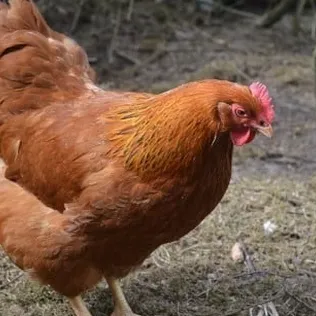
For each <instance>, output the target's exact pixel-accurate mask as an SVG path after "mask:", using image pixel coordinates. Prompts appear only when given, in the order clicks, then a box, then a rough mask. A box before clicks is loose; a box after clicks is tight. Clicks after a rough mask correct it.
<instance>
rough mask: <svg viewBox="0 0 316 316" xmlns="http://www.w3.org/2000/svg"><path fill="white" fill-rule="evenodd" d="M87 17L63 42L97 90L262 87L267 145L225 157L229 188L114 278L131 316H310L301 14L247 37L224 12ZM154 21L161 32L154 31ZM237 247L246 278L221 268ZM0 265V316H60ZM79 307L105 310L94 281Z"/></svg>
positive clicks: (310, 199)
mask: <svg viewBox="0 0 316 316" xmlns="http://www.w3.org/2000/svg"><path fill="white" fill-rule="evenodd" d="M66 2H67V1H66ZM66 2H65V3H66ZM41 8H42V10H43V11H44V12H45V15H46V16H47V18H48V21H49V22H50V24H51V25H53V26H54V27H55V28H56V29H58V30H60V31H67V30H69V28H70V25H71V20H70V18H69V10H70V12H72V11H71V9H69V10H68V11H67V10H66V9H65V8H60V7H58V6H57V7H54V10H55V11H56V10H57V11H56V12H57V13H56V12H55V11H54V12H50V11H49V8H47V7H45V6H44V5H43V6H42V7H41ZM56 8H57V9H56ZM88 9H89V10H90V11H89V10H88ZM73 10H75V9H73ZM87 10H88V11H87V12H88V13H89V14H90V18H89V19H83V20H82V21H81V20H80V21H79V24H78V26H77V27H76V30H75V31H74V33H73V37H74V38H76V39H77V40H78V42H79V43H80V44H81V45H82V46H84V47H85V48H86V49H87V51H88V54H89V57H90V59H91V62H92V63H93V66H94V68H95V69H96V70H97V72H98V74H99V81H100V83H102V84H103V86H104V87H109V88H119V89H131V90H145V91H155V92H159V91H162V90H166V89H168V88H170V87H173V86H175V85H177V84H179V83H181V82H184V81H188V80H195V79H200V78H211V77H216V78H224V79H230V80H235V81H239V82H243V83H249V82H251V81H254V80H260V81H262V82H264V83H265V84H267V85H268V87H269V89H270V90H271V92H272V95H273V98H274V103H275V109H276V113H277V116H276V122H275V124H274V129H275V136H274V137H273V139H271V140H268V139H264V138H263V137H257V139H256V140H255V141H254V142H253V143H252V144H250V145H247V146H245V147H242V148H238V149H236V151H235V155H234V172H233V178H232V182H231V185H230V187H229V190H228V192H227V194H226V196H225V197H224V199H223V200H222V202H221V203H220V205H219V206H218V207H217V208H216V210H215V211H214V212H213V213H212V214H211V215H210V216H209V217H208V218H206V219H205V220H204V222H203V223H202V224H201V225H200V226H199V227H197V228H196V229H195V230H194V231H192V232H191V233H190V234H189V235H187V236H185V237H184V238H182V239H181V240H180V241H178V242H175V243H172V244H170V245H165V246H163V247H161V248H160V249H158V250H157V251H156V252H155V253H154V254H153V255H152V256H151V258H149V259H148V260H147V261H146V262H145V264H144V265H143V266H142V268H141V269H139V270H138V271H137V272H135V273H134V274H133V275H131V276H130V277H129V278H128V279H126V280H124V282H123V284H124V290H125V293H126V295H127V298H128V301H129V302H130V304H131V306H132V308H133V309H134V311H135V312H137V313H138V314H141V315H143V316H146V315H155V316H168V315H170V316H175V315H181V316H203V315H205V316H207V315H213V316H217V315H218V316H220V315H227V316H228V315H249V311H250V309H251V308H253V310H252V311H253V315H264V314H259V309H260V305H261V306H262V304H264V303H267V302H269V301H273V303H274V304H275V307H276V310H277V311H278V312H279V315H293V316H294V315H295V316H296V315H297V316H298V315H300V316H303V315H315V314H316V258H315V257H316V212H315V203H316V173H315V172H314V170H315V167H316V154H315V148H316V136H315V133H316V111H315V109H316V108H315V99H314V94H313V70H312V66H311V64H312V62H311V54H312V49H313V43H312V40H311V37H310V25H311V18H310V17H309V16H308V15H306V16H304V19H303V24H302V32H301V33H299V34H296V35H294V34H293V32H292V26H291V18H290V17H286V18H285V19H283V20H282V21H281V22H280V23H278V24H276V25H275V26H274V27H272V28H271V29H267V30H259V29H256V28H255V27H254V26H253V21H252V20H251V19H247V18H242V17H236V16H232V15H225V16H224V17H223V16H222V17H221V18H216V17H212V18H210V19H208V18H205V17H203V18H201V17H200V16H198V17H197V16H195V18H194V19H193V18H192V19H191V20H186V21H184V19H177V18H175V17H172V18H170V19H169V18H166V17H164V14H165V15H166V16H167V14H166V13H165V12H164V11H163V10H162V12H160V11H159V10H157V12H155V14H156V16H158V18H157V17H156V20H155V19H154V18H153V19H150V18H148V16H147V17H146V19H147V20H146V19H145V18H143V19H140V18H139V17H140V16H141V13H139V14H138V15H136V13H134V16H133V15H132V21H131V22H130V23H128V22H127V21H126V18H125V15H126V12H125V11H122V10H120V9H118V10H116V11H114V13H113V16H109V15H107V16H105V15H104V18H102V14H97V13H96V12H95V11H96V10H95V9H94V8H93V7H92V8H87ZM135 10H136V9H135ZM146 10H147V9H144V12H143V13H145V11H146ZM158 11H159V12H158ZM54 14H55V15H54ZM58 14H59V16H58V18H56V15H58ZM161 16H162V17H163V18H164V20H163V22H164V23H160V24H159V23H158V22H157V21H158V20H159V19H160V20H161V19H162V18H161ZM168 16H169V15H168ZM54 17H55V18H54ZM110 17H111V18H112V19H114V18H115V17H116V18H118V17H119V20H120V21H121V23H117V28H116V30H118V29H120V31H119V32H116V31H115V27H114V31H113V30H112V29H110V30H109V29H106V28H104V29H103V28H101V26H104V25H106V23H105V22H104V19H105V18H110ZM133 19H135V20H133ZM168 19H169V20H168ZM166 20H167V22H168V23H167V22H166ZM144 21H147V24H146V23H145V22H144ZM160 22H161V21H160ZM114 24H115V23H114ZM118 26H120V28H119V27H118ZM137 30H141V31H139V32H138V31H137ZM109 47H110V48H109ZM268 220H270V221H272V222H273V223H274V224H275V225H276V229H275V231H274V232H273V233H272V234H270V235H267V234H265V231H264V229H263V224H264V223H265V222H266V221H268ZM238 240H242V241H243V242H244V243H245V244H246V245H247V246H248V252H249V256H250V257H251V260H252V261H253V263H254V265H255V266H256V268H257V270H258V271H257V272H256V273H253V272H249V271H248V269H247V267H246V266H245V265H244V264H241V263H236V262H234V261H233V260H232V259H231V255H230V253H231V248H232V247H233V245H234V244H235V242H236V241H238ZM0 267H1V268H0V269H1V270H0V315H1V316H20V315H25V316H31V315H32V316H40V315H45V316H53V315H54V316H62V315H63V316H66V315H71V311H70V309H69V307H68V305H67V303H66V302H65V301H64V299H63V298H62V297H60V296H59V295H58V294H56V293H55V292H53V291H52V290H51V289H49V288H48V287H42V286H39V285H38V284H37V283H35V282H32V281H29V280H28V279H27V278H26V277H25V276H24V275H23V274H22V273H21V272H20V271H19V270H18V269H17V268H16V267H14V266H13V265H12V264H11V263H10V261H9V259H8V258H7V257H6V256H5V255H4V254H2V255H1V256H0ZM84 299H85V301H86V302H87V304H88V306H89V308H90V310H91V312H92V314H93V315H94V316H101V315H109V314H110V312H111V310H112V308H113V306H112V302H111V298H110V295H109V291H108V290H107V287H106V285H105V284H104V283H101V284H100V285H98V286H97V288H95V289H93V290H91V291H89V292H88V293H86V295H85V296H84ZM271 315H272V314H271ZM274 315H276V314H274Z"/></svg>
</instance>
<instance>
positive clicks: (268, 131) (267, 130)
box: [253, 124, 273, 138]
mask: <svg viewBox="0 0 316 316" xmlns="http://www.w3.org/2000/svg"><path fill="white" fill-rule="evenodd" d="M253 127H254V128H255V129H256V130H257V131H258V132H259V133H261V134H263V135H264V136H267V137H269V138H271V137H272V135H273V128H272V126H271V124H268V125H266V126H261V125H256V126H253Z"/></svg>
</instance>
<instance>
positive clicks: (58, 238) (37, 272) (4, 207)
mask: <svg viewBox="0 0 316 316" xmlns="http://www.w3.org/2000/svg"><path fill="white" fill-rule="evenodd" d="M0 172H1V173H3V172H2V166H0ZM0 201H1V203H0V246H2V248H3V249H4V251H5V252H6V253H7V255H8V256H9V257H10V258H11V260H12V261H13V262H14V263H15V264H16V265H17V266H19V267H20V268H21V269H23V270H24V271H26V272H28V273H29V274H30V276H31V277H33V278H35V279H37V280H39V281H41V282H42V283H45V284H51V285H52V286H53V287H54V288H55V289H56V290H58V291H59V292H61V293H65V294H66V295H67V294H68V293H69V294H72V293H73V291H74V289H75V290H76V287H75V286H74V284H73V283H71V282H73V281H74V280H75V279H76V277H75V276H76V274H75V273H77V274H78V280H79V279H80V276H83V275H84V273H86V270H87V269H89V263H88V261H86V260H87V257H86V256H87V244H86V239H85V237H84V236H80V235H74V234H73V233H71V232H69V229H68V226H69V225H70V227H71V225H72V224H71V223H72V218H71V217H69V216H65V215H63V214H61V213H59V212H58V211H55V210H54V209H51V208H49V207H46V206H45V205H44V204H43V203H41V202H40V201H39V200H38V199H37V198H36V197H35V196H34V195H32V194H31V193H29V192H27V191H26V190H25V189H23V188H22V187H20V186H19V185H17V184H16V183H14V182H11V181H9V180H7V179H6V178H4V177H3V175H0ZM69 271H72V273H74V274H75V276H74V280H72V278H71V276H72V275H71V274H70V275H69ZM88 272H89V271H88ZM88 272H87V274H88ZM67 278H70V279H69V280H68V279H67ZM98 278H99V276H98V275H97V277H96V280H98ZM67 280H68V281H67ZM80 280H81V279H80ZM92 281H93V282H95V280H92ZM93 282H92V283H93ZM74 283H76V282H74ZM77 283H78V282H77ZM83 284H84V282H83ZM93 284H94V283H93ZM93 284H92V285H93ZM75 285H76V284H75ZM79 292H80V291H79ZM76 294H77V293H76Z"/></svg>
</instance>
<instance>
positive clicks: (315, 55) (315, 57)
mask: <svg viewBox="0 0 316 316" xmlns="http://www.w3.org/2000/svg"><path fill="white" fill-rule="evenodd" d="M313 71H314V96H315V98H316V46H315V47H314V50H313Z"/></svg>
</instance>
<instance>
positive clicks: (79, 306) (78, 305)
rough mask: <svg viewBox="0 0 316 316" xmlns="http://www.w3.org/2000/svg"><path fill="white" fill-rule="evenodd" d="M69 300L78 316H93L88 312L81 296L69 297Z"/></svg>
mask: <svg viewBox="0 0 316 316" xmlns="http://www.w3.org/2000/svg"><path fill="white" fill-rule="evenodd" d="M68 300H69V303H70V306H71V307H72V309H73V310H74V312H75V314H76V316H92V315H91V314H90V312H89V311H88V309H87V307H86V305H85V303H84V302H83V300H82V298H81V296H76V297H68Z"/></svg>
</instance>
